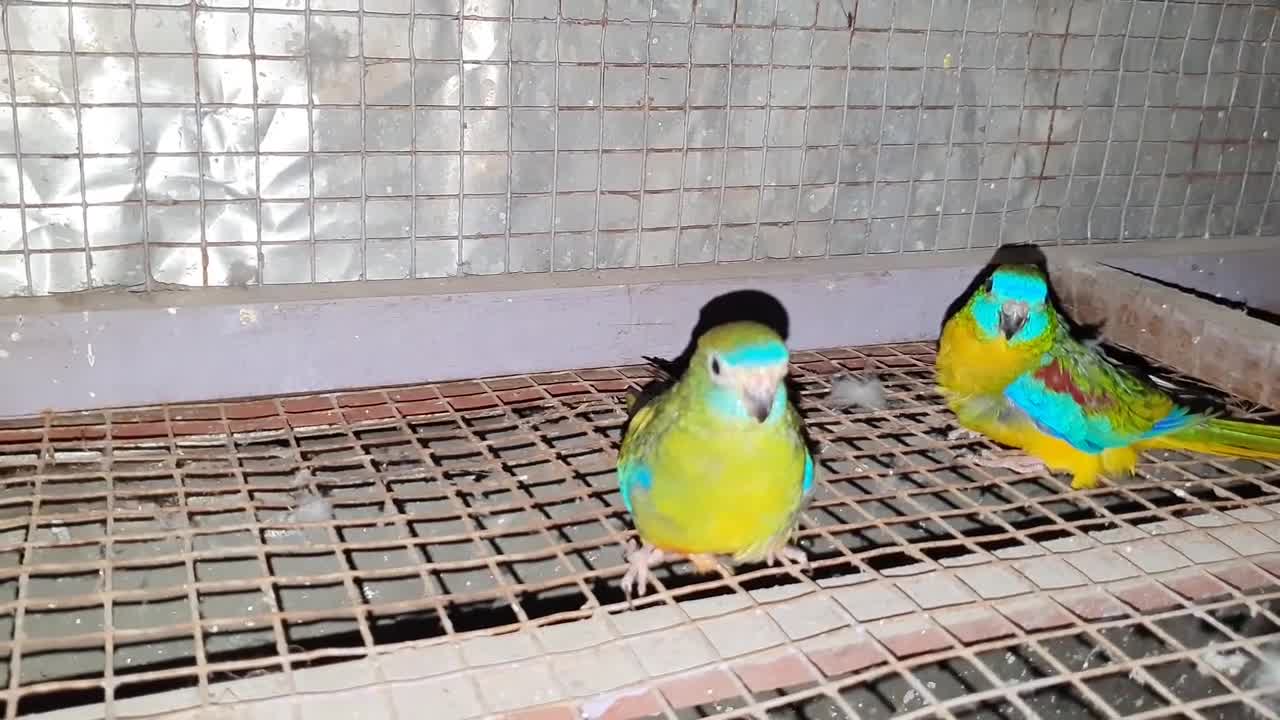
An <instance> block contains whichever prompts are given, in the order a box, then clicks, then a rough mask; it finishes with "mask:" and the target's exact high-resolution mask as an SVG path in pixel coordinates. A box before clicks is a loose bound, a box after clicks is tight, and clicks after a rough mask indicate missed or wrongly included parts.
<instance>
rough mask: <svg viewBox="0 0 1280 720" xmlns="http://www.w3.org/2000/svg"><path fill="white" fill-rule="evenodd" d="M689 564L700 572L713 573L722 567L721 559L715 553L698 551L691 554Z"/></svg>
mask: <svg viewBox="0 0 1280 720" xmlns="http://www.w3.org/2000/svg"><path fill="white" fill-rule="evenodd" d="M689 564H690V565H693V569H694V570H696V571H698V572H700V573H712V572H715V571H716V570H719V569H721V568H720V561H719V560H717V559H716V556H715V555H709V554H707V553H696V554H694V555H690V556H689Z"/></svg>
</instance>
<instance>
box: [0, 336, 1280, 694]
mask: <svg viewBox="0 0 1280 720" xmlns="http://www.w3.org/2000/svg"><path fill="white" fill-rule="evenodd" d="M793 360H794V362H795V373H794V375H795V381H796V388H797V390H798V396H799V404H800V407H801V409H802V413H803V415H804V416H805V419H806V424H807V427H808V430H809V432H810V434H811V436H812V440H813V442H814V443H815V445H816V448H817V450H818V452H817V459H818V468H819V484H818V490H817V494H816V496H815V499H814V502H813V503H812V505H811V506H810V507H809V508H808V510H807V511H806V513H805V514H804V518H803V523H802V529H801V530H800V532H799V538H800V540H801V542H802V544H803V545H805V546H806V549H807V551H808V553H809V555H810V557H811V558H812V560H813V563H812V568H811V569H810V570H809V571H806V574H807V575H808V576H809V577H810V578H812V579H813V580H814V581H815V583H816V584H814V583H804V584H801V583H800V582H799V578H798V577H795V576H794V573H796V572H799V571H797V570H795V569H778V568H774V569H762V568H745V569H743V571H742V572H739V573H737V574H734V575H731V576H725V577H715V576H712V577H705V576H704V577H698V576H694V575H692V574H691V573H690V570H689V569H688V568H687V567H685V566H683V565H679V564H677V565H674V566H670V567H667V568H664V569H661V570H659V573H658V577H659V580H660V583H661V589H660V591H659V592H658V593H657V594H656V595H654V596H652V597H648V598H646V599H645V600H644V601H643V602H640V603H637V604H636V605H635V606H633V607H628V606H627V605H626V604H625V603H624V601H623V598H622V596H621V593H620V591H619V590H618V588H617V581H618V579H619V577H620V576H621V574H622V571H623V569H624V563H623V561H622V555H621V550H622V542H623V541H624V539H625V538H626V536H627V535H628V532H627V531H626V530H625V526H624V525H623V524H622V522H621V520H622V518H623V517H624V516H625V510H624V509H623V507H622V504H621V502H620V500H619V499H618V497H617V484H616V478H615V477H614V475H613V463H614V461H615V460H616V454H615V448H616V444H617V442H618V440H619V434H620V431H621V426H622V423H623V419H624V414H623V410H622V397H623V394H624V392H625V391H627V389H628V388H631V387H634V386H635V385H637V383H639V382H643V379H644V378H645V377H646V376H647V374H648V370H647V369H645V368H617V369H601V370H591V371H577V372H565V373H553V374H544V375H533V376H527V377H512V378H498V379H490V380H481V381H471V382H463V383H450V384H445V385H436V386H423V387H415V388H399V389H388V390H371V391H361V392H352V393H341V394H334V395H321V396H314V397H302V398H284V399H278V400H258V401H250V402H242V403H226V404H209V405H194V406H182V407H177V406H174V407H163V408H149V409H138V410H112V411H104V412H102V413H75V414H65V415H48V416H46V417H44V418H38V419H33V420H28V421H16V422H9V423H7V424H6V425H5V427H4V428H3V429H0V557H3V558H5V561H4V563H3V566H2V567H0V631H3V635H0V658H3V663H2V664H0V667H2V668H3V673H0V678H3V680H4V683H5V687H4V689H3V690H0V702H2V703H3V706H4V710H5V716H6V717H10V718H13V717H18V716H26V715H28V714H30V713H34V712H39V711H42V710H49V709H53V708H57V707H64V706H68V705H81V704H84V703H96V702H104V701H105V702H107V703H108V705H107V707H108V709H110V708H115V709H116V711H117V712H119V711H120V708H121V707H122V704H127V703H129V702H130V701H131V700H138V699H141V698H144V697H148V696H154V694H155V693H158V692H166V691H167V692H171V693H172V692H178V693H182V692H187V693H190V694H189V695H186V696H183V697H185V698H187V700H186V701H187V702H188V703H190V704H192V705H198V706H206V705H209V704H217V703H219V702H230V701H231V698H236V699H243V697H242V696H241V695H237V694H236V692H233V691H231V690H225V689H222V688H226V687H230V686H229V685H228V684H227V683H229V682H231V681H233V680H235V679H236V678H244V677H250V678H254V677H257V679H258V680H260V681H263V682H268V683H270V692H265V691H263V690H262V689H259V690H258V692H259V693H260V694H267V695H269V694H271V693H275V694H278V695H284V696H286V697H288V698H289V700H290V702H300V701H299V700H298V698H299V697H300V696H299V693H302V692H303V691H305V690H307V689H308V688H310V689H312V690H315V689H316V688H317V685H316V682H315V681H314V680H312V681H307V680H305V678H306V673H307V672H309V671H314V670H316V669H320V668H323V666H325V665H327V664H330V663H334V662H338V661H344V660H346V661H351V660H355V659H358V658H371V657H377V653H379V652H382V651H385V650H386V648H387V646H388V644H398V643H404V642H406V641H410V640H419V641H429V642H431V641H434V643H435V644H433V645H431V646H432V647H435V649H436V650H437V651H439V652H437V653H436V654H434V655H432V656H431V657H432V658H434V660H433V661H432V662H427V663H425V664H424V663H423V662H422V661H421V660H418V661H415V662H414V663H413V665H414V670H413V672H414V673H417V675H418V676H421V675H423V674H432V673H435V674H439V675H440V678H439V680H438V686H437V688H436V689H437V690H438V691H439V692H446V691H445V690H442V689H441V688H444V687H447V688H449V690H448V691H447V693H446V694H448V693H453V694H452V695H448V697H444V696H439V697H436V698H435V702H437V703H439V705H438V707H439V712H440V713H442V714H441V717H459V718H461V717H468V716H470V715H472V714H475V713H477V712H484V711H486V710H487V711H490V712H500V711H506V710H513V709H517V708H519V707H522V705H523V704H525V703H533V704H536V703H538V702H542V703H545V702H551V701H555V700H557V699H560V698H562V697H567V696H569V695H571V694H572V693H573V692H574V691H575V690H576V691H577V692H582V691H583V688H586V689H587V690H588V691H589V690H590V688H591V687H601V688H607V687H610V685H608V683H609V682H612V681H618V682H620V683H625V681H626V679H627V678H628V677H631V678H632V680H636V679H642V678H644V677H654V678H656V679H657V680H658V681H660V684H659V685H658V686H657V688H656V689H653V690H650V691H648V692H645V693H640V694H633V695H631V696H626V697H623V698H620V699H619V698H614V699H613V700H611V701H609V706H610V707H612V705H613V704H614V703H617V704H619V708H621V709H619V708H615V711H618V712H621V711H622V710H626V709H627V708H628V707H629V708H630V711H628V712H623V713H622V715H621V716H622V717H633V716H637V715H644V714H646V713H651V714H657V715H663V716H665V717H668V718H671V717H676V718H682V717H687V716H688V712H690V711H689V710H688V709H687V706H688V705H690V703H692V704H693V705H703V706H705V707H702V709H701V710H700V712H703V713H710V714H715V713H717V712H719V713H724V714H729V715H734V714H741V713H742V712H746V713H747V714H755V715H757V716H759V715H760V714H762V713H764V712H765V711H766V710H770V709H771V710H770V712H774V713H775V714H776V713H782V715H780V716H782V717H787V716H792V717H814V716H815V715H814V713H819V714H820V715H822V716H828V715H829V716H833V717H839V716H840V713H841V712H843V713H845V714H846V716H848V717H881V716H887V715H889V714H894V713H904V714H905V715H904V716H907V717H925V716H929V717H947V718H970V717H971V718H978V717H981V718H1013V717H1037V716H1044V713H1045V712H1049V710H1051V709H1053V708H1068V709H1067V710H1065V712H1068V713H1070V712H1075V713H1076V714H1075V715H1072V717H1107V716H1109V713H1114V712H1124V713H1125V714H1133V715H1134V716H1135V717H1168V716H1169V715H1168V713H1169V712H1171V711H1172V710H1173V709H1175V708H1176V709H1177V710H1178V712H1181V713H1183V714H1182V715H1181V716H1183V717H1191V718H1211V717H1244V715H1240V714H1239V712H1243V709H1245V708H1250V709H1253V710H1256V711H1262V712H1264V711H1266V708H1267V707H1268V705H1267V703H1268V702H1271V701H1270V700H1267V697H1268V695H1267V692H1268V690H1267V688H1268V687H1270V686H1269V685H1266V683H1263V685H1261V686H1258V685H1256V684H1254V685H1248V686H1247V687H1246V686H1245V685H1247V684H1248V683H1246V682H1245V681H1246V680H1248V681H1249V682H1250V683H1252V682H1254V680H1255V679H1256V678H1258V677H1262V676H1261V675H1260V674H1259V671H1258V668H1259V667H1260V666H1261V665H1260V663H1261V662H1262V661H1263V660H1264V659H1266V658H1269V657H1270V655H1271V654H1272V653H1274V652H1275V651H1276V650H1277V649H1280V648H1276V647H1273V646H1272V645H1273V644H1274V641H1273V640H1272V641H1268V640H1267V637H1268V636H1272V635H1273V633H1274V632H1275V630H1276V628H1277V627H1280V620H1277V615H1276V613H1277V612H1280V607H1277V606H1276V605H1275V601H1276V600H1277V599H1280V581H1278V580H1276V577H1280V575H1278V573H1280V554H1278V553H1280V543H1277V542H1276V541H1277V540H1280V516H1278V515H1277V512H1276V507H1277V501H1278V500H1280V491H1278V489H1277V485H1276V483H1277V480H1278V479H1280V475H1278V474H1277V469H1276V468H1275V467H1274V466H1273V465H1268V464H1260V463H1250V462H1232V461H1221V460H1217V459H1209V458H1203V457H1192V456H1186V455H1180V454H1176V453H1165V454H1163V455H1161V456H1159V457H1157V458H1155V461H1154V462H1151V463H1145V464H1143V465H1142V466H1141V467H1140V473H1139V477H1138V478H1137V479H1136V481H1135V482H1132V483H1125V484H1120V485H1115V486H1111V487H1105V488H1102V489H1100V490H1097V491H1093V492H1089V493H1077V492H1072V491H1070V490H1069V488H1068V487H1067V484H1066V483H1065V482H1064V481H1062V480H1061V479H1051V478H1049V477H1047V476H1043V475H1038V474H1016V473H1011V472H1009V471H1005V470H1000V469H984V468H975V467H971V466H969V464H968V463H967V461H966V460H965V455H966V453H968V452H970V451H971V449H972V448H973V447H974V446H975V445H977V444H981V443H980V441H973V440H957V439H947V436H948V433H949V431H950V430H952V429H954V425H953V424H952V423H953V420H952V417H951V416H950V415H949V413H948V412H947V411H946V410H945V408H944V407H943V406H942V405H941V403H940V400H939V398H938V396H937V394H936V391H935V390H934V389H933V385H932V380H933V375H932V372H933V371H932V363H933V347H932V345H929V344H923V343H916V344H908V345H897V346H881V347H873V348H861V349H851V348H846V349H839V350H831V351H823V352H819V353H798V354H796V355H795V356H794V358H793ZM836 371H852V372H855V373H858V374H859V375H861V376H863V377H867V376H870V375H875V376H877V377H878V378H880V380H881V381H882V382H883V383H884V385H885V387H886V390H887V394H888V398H889V400H890V403H891V405H890V407H889V408H888V409H885V410H881V411H868V410H864V409H848V408H836V407H832V406H831V404H830V403H829V402H828V399H827V395H828V393H829V387H830V385H829V382H830V378H831V374H832V373H833V372H836ZM1237 404H1239V403H1237ZM1239 409H1241V410H1244V411H1246V412H1252V413H1253V414H1254V415H1255V416H1257V415H1258V412H1259V411H1260V410H1261V409H1260V408H1256V407H1243V406H1242V407H1240V408H1239ZM1271 415H1273V414H1269V413H1265V412H1264V413H1262V416H1271ZM1046 553H1048V555H1046ZM1054 553H1063V554H1061V555H1060V556H1058V557H1054V556H1053V555H1054ZM1241 557H1243V558H1244V559H1245V560H1244V561H1243V562H1245V565H1241V564H1240V563H1241V562H1242V561H1241V560H1240V558H1241ZM1250 562H1251V563H1254V564H1249V563H1250ZM984 563H985V564H984ZM1242 568H1244V569H1242ZM1186 572H1194V573H1195V574H1194V576H1191V575H1187V574H1186ZM1171 573H1172V574H1171ZM870 578H880V580H879V581H878V582H875V583H870V584H861V583H862V582H863V581H865V580H867V579H870ZM1215 578H1217V579H1215ZM1123 581H1128V584H1122V585H1120V586H1117V585H1116V583H1118V582H1122V583H1123ZM893 583H896V588H898V589H895V587H894V585H893ZM850 584H852V585H853V586H852V587H849V586H850ZM966 588H967V589H966ZM1098 593H1103V594H1102V595H1099V594H1098ZM1171 593H1172V594H1171ZM1004 600H1007V601H1009V602H1004V603H1001V602H997V601H1004ZM744 602H745V606H744ZM791 602H794V603H798V605H788V603H791ZM1046 602H1047V603H1049V604H1048V605H1046V604H1045V603H1046ZM954 606H959V607H954ZM744 607H745V609H744ZM952 610H956V611H958V612H959V613H960V614H953V615H947V614H946V613H947V612H948V611H952ZM965 612H968V614H967V615H966V614H964V613H965ZM992 613H995V615H992ZM655 614H656V615H655ZM655 618H656V619H655ZM681 619H683V622H681ZM600 623H605V624H606V625H608V626H611V627H612V628H613V629H612V630H611V631H609V632H604V631H602V630H600V629H599V628H598V627H596V626H597V625H599V624H600ZM735 623H736V624H735ZM584 627H585V628H586V629H585V630H584V629H583V628H584ZM513 630H517V631H518V632H516V633H514V634H512V633H511V631H513ZM849 633H853V635H850V634H849ZM493 634H497V636H496V637H489V636H490V635H493ZM806 642H807V643H810V645H804V644H803V643H806ZM813 642H817V643H819V644H818V645H817V646H812V643H813ZM440 643H443V644H440ZM1210 643H1215V644H1216V645H1215V648H1214V649H1213V651H1212V653H1211V652H1210V651H1209V649H1207V646H1208V645H1209V644H1210ZM1222 643H1226V644H1225V645H1222ZM1269 643H1271V644H1269ZM380 648H381V650H380ZM584 648H586V650H584ZM778 648H782V649H784V650H786V649H791V652H788V653H784V655H785V657H781V658H779V657H774V656H771V655H767V654H766V653H765V651H768V650H775V649H778ZM797 648H799V649H800V650H801V652H800V653H799V654H797V653H795V652H794V650H795V649H797ZM570 651H581V652H589V653H590V654H589V655H587V656H586V658H585V659H584V658H582V657H578V658H576V659H575V657H574V656H573V654H572V652H570ZM459 653H461V654H459ZM566 653H568V654H566ZM886 653H892V655H886ZM1214 653H1216V655H1215V657H1207V655H1210V654H1214ZM459 658H461V659H459ZM788 658H789V659H788ZM1010 658H1012V659H1010ZM380 661H382V662H385V661H386V658H385V657H384V658H381V660H380ZM357 662H358V660H357ZM517 662H518V663H520V669H517V668H515V667H514V666H513V665H512V663H517ZM1222 663H1225V664H1222ZM1219 664H1221V665H1219ZM497 665H501V666H504V667H505V668H506V670H504V671H503V672H498V671H497V667H496V666H497ZM490 666H493V667H490ZM486 667H487V668H488V669H487V670H486V669H485V668H486ZM341 668H344V669H343V671H342V675H343V677H348V676H349V678H348V679H346V680H343V681H341V682H347V683H349V682H352V681H351V680H350V678H365V677H366V674H367V673H366V671H364V670H359V669H357V670H351V669H345V668H348V664H343V665H342V666H341ZM471 668H476V669H474V670H472V669H471ZM552 668H554V671H553V669H552ZM575 668H576V669H575ZM637 668H640V670H637ZM1197 668H1199V669H1197ZM691 670H692V671H697V672H696V673H695V674H694V675H692V676H690V675H689V672H690V671H691ZM1246 671H1247V672H1246ZM397 672H400V673H404V674H405V675H406V676H408V671H407V670H406V668H403V667H402V668H401V669H400V670H399V671H397ZM584 673H585V674H584ZM637 673H638V674H637ZM1242 673H1243V674H1242ZM486 676H487V677H490V678H492V679H491V680H485V677H486ZM369 677H370V678H374V677H375V676H373V675H370V676H369ZM584 677H585V678H594V679H593V680H590V681H588V680H587V679H583V678H584ZM1180 677H1181V678H1182V679H1181V680H1179V678H1180ZM575 678H577V679H575ZM957 678H958V679H957ZM1187 678H1190V679H1189V680H1188V679H1187ZM1264 679H1265V678H1264ZM376 680H377V681H376V682H374V680H372V679H371V680H370V681H369V682H370V683H371V685H372V686H376V688H378V689H376V690H372V691H370V692H373V693H375V694H378V693H391V694H393V695H394V694H395V693H396V692H397V687H398V686H397V682H393V681H394V680H396V677H395V673H392V672H391V671H390V670H379V671H378V673H377V674H376ZM575 683H576V684H575ZM593 683H594V684H593ZM602 683H603V684H602ZM770 683H776V684H772V685H771V684H770ZM1273 684H1275V685H1276V687H1275V688H1272V689H1271V690H1270V691H1269V692H1278V691H1280V682H1277V683H1273ZM237 687H240V689H239V690H238V691H237V692H239V693H245V692H246V691H245V690H244V688H243V687H241V686H237ZM1144 688H1145V689H1144ZM330 689H332V688H330ZM228 695H230V696H231V698H228ZM378 697H379V699H377V700H376V702H384V701H385V698H382V696H381V695H379V696H378ZM421 701H422V698H421V697H419V698H418V699H417V700H415V701H412V702H407V701H406V703H401V704H400V705H399V706H398V708H399V709H398V710H394V709H391V710H388V712H398V713H399V715H401V716H406V717H408V716H412V715H413V714H414V713H413V712H412V709H413V707H418V708H419V709H420V708H421V705H420V704H415V703H420V702H421ZM323 702H326V703H327V702H333V700H331V699H323ZM360 702H362V703H363V702H375V700H372V699H369V700H360ZM386 702H390V701H386ZM1058 703H1062V705H1061V706H1059V705H1058ZM1117 703H1120V704H1119V705H1118V704H1117ZM1146 703H1149V704H1150V705H1146ZM393 704H394V703H393ZM717 708H718V709H717ZM1215 708H1216V709H1215ZM855 709H856V710H855ZM330 710H331V711H333V708H330ZM315 711H316V712H318V711H319V710H318V706H317V709H316V710H315ZM631 711H634V712H631ZM291 712H294V713H298V712H303V714H302V715H298V717H304V716H307V715H306V713H305V712H304V711H302V710H299V709H298V708H297V707H296V706H294V707H293V709H292V710H291ZM406 713H407V714H406ZM1233 713H1234V714H1233Z"/></svg>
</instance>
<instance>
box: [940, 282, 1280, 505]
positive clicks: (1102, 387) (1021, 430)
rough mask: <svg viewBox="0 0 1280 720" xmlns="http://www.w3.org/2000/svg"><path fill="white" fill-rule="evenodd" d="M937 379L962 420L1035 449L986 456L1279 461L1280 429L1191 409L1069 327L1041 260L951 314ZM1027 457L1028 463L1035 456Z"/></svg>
mask: <svg viewBox="0 0 1280 720" xmlns="http://www.w3.org/2000/svg"><path fill="white" fill-rule="evenodd" d="M937 366H938V386H939V389H940V390H941V391H942V394H943V395H944V396H945V398H946V400H947V404H948V405H949V406H950V407H951V410H952V411H953V412H955V414H956V417H957V419H958V420H959V421H960V424H961V425H962V426H963V427H965V428H967V429H968V430H971V431H974V432H977V433H980V434H982V435H985V436H987V437H989V438H991V439H992V440H995V441H996V442H998V443H1001V444H1003V445H1009V446H1012V447H1015V448H1018V449H1020V450H1022V451H1023V452H1025V453H1027V454H1028V455H1031V456H1032V458H1034V460H1033V459H1032V458H1026V457H1023V458H1020V459H1017V460H1005V461H1000V460H998V459H997V460H985V461H983V464H991V465H996V466H1001V467H1010V468H1013V469H1016V470H1024V471H1026V470H1032V469H1038V468H1040V467H1044V466H1047V467H1048V468H1049V469H1050V470H1053V471H1058V472H1068V473H1071V475H1072V482H1071V487H1073V488H1075V489H1077V490H1080V489H1088V488H1093V487H1096V486H1097V485H1098V481H1099V478H1101V477H1104V476H1116V475H1120V476H1127V475H1129V474H1131V473H1132V472H1133V470H1134V467H1135V466H1136V465H1137V462H1138V454H1139V453H1140V452H1142V451H1143V450H1151V449H1157V448H1160V449H1167V450H1183V451H1194V452H1202V453H1209V454H1216V455H1225V456H1228V457H1236V458H1252V459H1258V460H1264V459H1270V460H1274V459H1280V427H1274V426H1270V425H1263V424H1260V423H1248V422H1240V421H1236V420H1226V419H1223V418H1219V417H1214V415H1215V414H1217V413H1216V412H1214V413H1198V412H1193V411H1192V410H1191V409H1190V408H1188V407H1186V406H1185V405H1183V404H1182V403H1180V402H1178V401H1175V399H1174V398H1173V397H1171V396H1170V395H1169V394H1168V393H1166V392H1165V391H1164V390H1162V389H1161V388H1160V387H1157V385H1156V384H1155V382H1153V381H1152V380H1150V379H1148V378H1146V377H1140V376H1139V375H1137V374H1135V373H1134V372H1131V371H1129V370H1127V369H1125V368H1123V367H1120V366H1119V365H1117V364H1116V363H1114V362H1112V361H1111V360H1110V359H1109V358H1108V357H1107V356H1106V355H1104V354H1103V353H1102V352H1101V351H1099V350H1097V349H1096V348H1094V347H1091V346H1090V345H1087V344H1085V343H1083V342H1081V341H1080V340H1077V339H1076V338H1074V337H1073V336H1072V335H1071V332H1070V328H1069V327H1068V326H1067V322H1066V320H1065V319H1064V318H1063V317H1062V316H1061V315H1059V314H1058V311H1057V310H1055V309H1054V307H1053V305H1052V303H1051V301H1050V299H1049V281H1048V278H1046V277H1045V274H1044V273H1043V272H1042V271H1041V270H1040V269H1039V268H1037V267H1035V266H1032V265H1002V266H1000V267H999V268H997V269H996V270H995V272H994V273H992V275H991V277H990V278H989V279H988V280H987V281H986V282H985V283H984V284H983V285H982V286H981V287H980V288H978V289H977V290H976V291H975V292H974V293H973V295H972V296H971V297H970V298H969V300H968V302H967V303H966V304H965V306H964V308H963V309H962V310H961V311H960V312H958V313H956V314H955V315H953V316H952V317H951V318H950V319H948V320H947V322H946V324H945V325H944V326H943V329H942V337H941V339H940V340H939V342H938V361H937ZM1028 461H1030V462H1028Z"/></svg>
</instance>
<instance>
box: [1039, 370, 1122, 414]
mask: <svg viewBox="0 0 1280 720" xmlns="http://www.w3.org/2000/svg"><path fill="white" fill-rule="evenodd" d="M1035 378H1036V379H1037V380H1039V381H1040V382H1042V383H1044V386H1045V387H1046V388H1048V389H1050V390H1052V391H1054V392H1059V393H1067V394H1068V395H1070V396H1071V399H1072V400H1075V401H1076V403H1077V404H1079V405H1080V407H1082V408H1085V409H1086V410H1097V409H1100V408H1104V407H1106V406H1108V405H1110V404H1111V398H1108V397H1107V396H1106V395H1089V394H1087V393H1085V391H1083V390H1081V389H1080V387H1079V386H1078V385H1076V382H1075V380H1072V379H1071V373H1069V372H1067V370H1066V368H1064V367H1062V363H1060V362H1058V361H1057V360H1054V361H1053V362H1051V363H1049V364H1048V365H1045V366H1044V367H1042V368H1040V369H1039V370H1037V371H1036V373H1035Z"/></svg>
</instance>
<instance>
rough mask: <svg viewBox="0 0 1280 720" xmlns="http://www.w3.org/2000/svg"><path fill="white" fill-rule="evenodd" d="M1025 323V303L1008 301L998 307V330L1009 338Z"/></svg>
mask: <svg viewBox="0 0 1280 720" xmlns="http://www.w3.org/2000/svg"><path fill="white" fill-rule="evenodd" d="M1025 324H1027V304H1026V303H1024V302H1015V301H1009V302H1007V303H1005V304H1004V305H1003V306H1002V307H1001V308H1000V332H1001V333H1002V334H1003V335H1004V337H1005V339H1006V340H1010V339H1012V338H1013V336H1014V335H1017V334H1018V331H1019V330H1021V329H1022V326H1023V325H1025Z"/></svg>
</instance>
